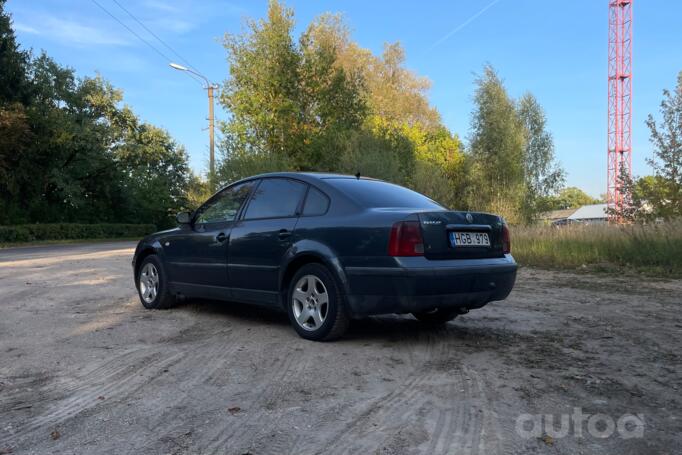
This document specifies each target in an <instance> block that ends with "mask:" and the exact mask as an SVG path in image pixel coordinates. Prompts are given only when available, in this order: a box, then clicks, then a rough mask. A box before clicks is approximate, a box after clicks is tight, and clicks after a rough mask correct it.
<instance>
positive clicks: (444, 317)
mask: <svg viewBox="0 0 682 455" xmlns="http://www.w3.org/2000/svg"><path fill="white" fill-rule="evenodd" d="M458 314H459V312H458V311H457V310H443V309H441V308H436V309H434V310H431V311H424V312H422V313H412V316H414V317H415V318H417V319H418V320H419V321H420V322H425V323H427V324H445V323H446V322H449V321H452V320H453V319H455V318H456V317H457V315H458Z"/></svg>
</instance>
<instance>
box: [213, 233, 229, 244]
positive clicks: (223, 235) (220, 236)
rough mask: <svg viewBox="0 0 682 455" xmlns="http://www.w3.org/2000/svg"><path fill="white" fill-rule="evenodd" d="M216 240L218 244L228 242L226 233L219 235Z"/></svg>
mask: <svg viewBox="0 0 682 455" xmlns="http://www.w3.org/2000/svg"><path fill="white" fill-rule="evenodd" d="M215 239H216V240H217V241H218V242H220V243H223V242H224V241H225V240H227V236H226V235H225V233H224V232H221V233H220V234H218V235H216V236H215Z"/></svg>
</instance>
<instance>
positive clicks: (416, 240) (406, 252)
mask: <svg viewBox="0 0 682 455" xmlns="http://www.w3.org/2000/svg"><path fill="white" fill-rule="evenodd" d="M388 254H389V255H390V256H423V255H424V240H423V239H422V229H421V226H420V225H419V221H400V222H398V223H395V224H394V225H393V227H392V228H391V237H390V239H389V241H388Z"/></svg>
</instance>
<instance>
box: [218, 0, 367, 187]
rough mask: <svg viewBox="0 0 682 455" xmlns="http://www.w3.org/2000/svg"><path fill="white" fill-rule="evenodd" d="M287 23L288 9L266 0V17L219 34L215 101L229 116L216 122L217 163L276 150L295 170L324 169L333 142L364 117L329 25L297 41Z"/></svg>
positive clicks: (333, 160) (357, 85)
mask: <svg viewBox="0 0 682 455" xmlns="http://www.w3.org/2000/svg"><path fill="white" fill-rule="evenodd" d="M293 27H294V20H293V11H292V10H291V9H288V8H286V7H284V6H283V5H282V4H280V3H279V2H277V1H275V0H272V1H270V3H269V7H268V13H267V19H266V20H261V21H249V22H248V29H247V31H246V32H245V33H243V34H241V35H226V37H225V40H224V45H225V48H226V50H227V53H228V61H229V63H230V77H229V79H228V80H227V82H226V83H225V87H224V90H223V92H222V95H221V102H222V103H223V105H224V106H225V108H226V109H228V110H229V111H230V112H231V114H232V117H231V119H230V120H229V121H228V122H227V123H225V124H224V125H223V132H224V133H225V135H226V138H227V139H226V141H225V143H224V144H223V149H224V151H225V154H226V158H227V162H226V163H225V166H229V165H230V161H229V160H230V159H237V160H239V161H240V162H241V163H248V162H249V156H260V157H261V158H262V159H264V160H268V159H270V158H271V157H273V156H279V158H278V159H277V160H278V161H280V162H281V161H282V160H284V161H286V162H287V163H288V164H289V165H290V166H293V167H294V168H296V169H304V170H305V169H318V170H319V169H322V170H324V169H331V168H333V167H334V166H335V165H336V164H337V163H338V154H337V153H335V151H334V145H335V144H336V143H337V142H338V140H339V138H343V137H344V135H346V133H347V132H348V131H350V130H352V129H356V128H358V127H359V126H360V124H361V122H362V119H363V118H364V111H365V103H364V100H363V99H362V97H361V93H360V92H361V89H362V81H361V80H360V79H357V78H351V77H348V76H347V75H346V73H345V71H344V69H343V68H342V67H341V66H340V65H337V64H336V55H337V49H336V47H335V46H336V44H335V41H334V40H331V39H329V27H330V25H328V24H326V23H325V22H324V21H317V22H315V23H313V24H312V25H311V26H310V27H309V28H308V29H307V30H306V31H305V32H304V33H303V34H302V35H301V37H300V39H299V41H298V43H296V42H295V41H294V39H293V37H292V31H293ZM222 174H223V175H224V174H225V172H222Z"/></svg>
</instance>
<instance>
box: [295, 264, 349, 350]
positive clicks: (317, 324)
mask: <svg viewBox="0 0 682 455" xmlns="http://www.w3.org/2000/svg"><path fill="white" fill-rule="evenodd" d="M287 312H288V313H289V320H290V321H291V325H293V326H294V329H295V330H296V332H298V334H299V335H300V336H301V337H303V338H305V339H307V340H314V341H322V340H333V339H335V338H338V337H340V336H341V335H343V334H344V332H345V331H346V329H347V328H348V322H349V318H348V315H347V314H346V311H345V309H344V306H343V300H342V296H341V293H340V292H339V287H338V286H337V284H336V281H335V280H334V277H333V276H332V274H331V273H330V272H329V270H328V269H327V268H326V267H325V266H323V265H321V264H307V265H304V266H303V267H301V268H300V269H299V270H298V272H296V274H295V275H294V277H293V279H292V280H291V286H290V288H289V293H288V299H287Z"/></svg>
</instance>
